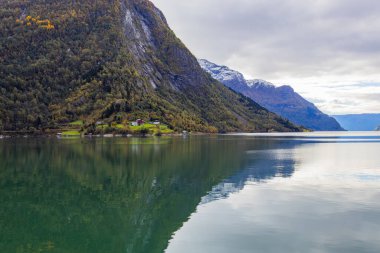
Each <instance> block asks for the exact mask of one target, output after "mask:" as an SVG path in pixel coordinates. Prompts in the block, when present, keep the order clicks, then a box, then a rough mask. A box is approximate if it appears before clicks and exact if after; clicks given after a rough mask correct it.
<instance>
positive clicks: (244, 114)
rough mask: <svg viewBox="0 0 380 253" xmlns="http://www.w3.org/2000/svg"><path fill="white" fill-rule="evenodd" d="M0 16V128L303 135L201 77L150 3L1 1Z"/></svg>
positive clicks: (142, 0) (120, 0)
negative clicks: (160, 128)
mask: <svg viewBox="0 0 380 253" xmlns="http://www.w3.org/2000/svg"><path fill="white" fill-rule="evenodd" d="M0 20H1V22H0V35H1V36H0V62H1V63H0V129H3V130H35V129H43V128H54V127H59V126H60V125H62V124H67V123H68V122H71V121H74V120H77V119H82V120H84V121H85V122H86V125H87V126H88V125H92V124H94V122H96V121H97V120H99V119H102V120H104V121H106V122H112V121H113V120H115V119H116V118H117V119H118V120H120V119H122V120H124V121H125V120H133V119H136V118H143V119H145V120H153V119H158V120H161V121H163V122H164V123H167V124H169V125H170V126H171V127H172V128H174V129H176V130H181V129H187V130H194V131H207V132H215V131H220V132H223V131H298V130H300V129H299V128H298V127H296V126H294V125H292V124H291V123H290V122H288V121H286V120H283V119H282V118H280V117H278V116H276V115H274V114H272V113H269V112H268V111H267V110H266V109H264V108H262V107H261V106H259V105H258V104H256V103H254V102H253V101H252V100H251V99H248V98H246V97H244V96H241V95H240V94H237V93H235V92H233V91H231V90H229V89H228V88H226V87H224V86H223V85H222V84H220V83H218V82H217V81H215V80H214V79H212V78H211V77H210V76H209V75H207V74H206V73H205V72H204V71H203V70H202V69H201V68H200V66H199V64H198V62H197V60H196V59H195V58H194V56H193V55H192V54H191V53H190V52H189V50H187V49H186V47H185V46H184V45H183V44H182V43H181V41H180V40H179V39H178V38H177V37H176V36H175V35H174V33H173V32H172V31H171V30H170V28H169V27H168V25H167V22H166V20H165V17H164V16H163V14H162V13H161V12H160V11H159V10H158V9H157V8H156V7H155V6H154V5H153V4H152V3H151V2H149V1H147V0H97V1H92V0H82V1H77V0H72V1H59V0H49V1H46V0H34V1H25V0H9V1H1V2H0Z"/></svg>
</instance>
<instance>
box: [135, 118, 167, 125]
mask: <svg viewBox="0 0 380 253" xmlns="http://www.w3.org/2000/svg"><path fill="white" fill-rule="evenodd" d="M149 123H150V124H153V125H160V124H161V123H160V122H159V121H158V120H156V121H152V122H149ZM144 124H145V121H144V120H142V119H138V120H136V121H133V122H131V123H130V125H131V126H141V125H144Z"/></svg>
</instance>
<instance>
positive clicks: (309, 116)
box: [199, 59, 344, 131]
mask: <svg viewBox="0 0 380 253" xmlns="http://www.w3.org/2000/svg"><path fill="white" fill-rule="evenodd" d="M199 64H200V65H201V67H202V68H203V69H204V70H205V71H206V72H208V73H209V74H210V75H211V76H212V77H213V78H215V79H216V80H218V81H220V82H221V83H223V84H224V85H226V86H227V87H230V88H231V89H233V90H235V91H237V92H240V93H242V94H243V95H245V96H247V97H249V98H251V99H253V100H254V101H255V102H257V103H259V104H260V105H261V106H263V107H265V108H266V109H268V110H270V111H272V112H274V113H277V114H278V115H280V116H282V117H283V118H286V119H288V120H290V121H291V122H293V123H295V124H298V125H301V126H304V127H306V128H309V129H312V130H316V131H342V130H344V129H343V128H342V127H341V126H340V125H339V123H338V122H337V121H336V120H335V119H334V118H332V117H330V116H328V115H326V114H324V113H323V112H321V111H320V110H319V109H318V108H317V107H316V106H315V105H314V104H312V103H310V102H309V101H307V100H306V99H305V98H303V97H302V96H301V95H299V94H298V93H296V92H295V91H294V89H293V88H292V87H290V86H288V85H284V86H279V87H276V86H275V85H274V84H272V83H270V82H267V81H265V80H261V79H254V80H246V79H245V78H244V76H243V75H242V74H241V73H239V72H238V71H235V70H232V69H230V68H228V67H226V66H220V65H217V64H215V63H212V62H210V61H207V60H204V59H201V60H199Z"/></svg>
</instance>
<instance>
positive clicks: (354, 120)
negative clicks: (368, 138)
mask: <svg viewBox="0 0 380 253" xmlns="http://www.w3.org/2000/svg"><path fill="white" fill-rule="evenodd" d="M333 117H334V118H335V119H336V120H337V121H338V122H339V123H340V124H341V126H342V127H344V128H345V129H347V130H349V131H374V130H380V114H348V115H335V116H333Z"/></svg>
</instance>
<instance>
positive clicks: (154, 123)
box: [153, 120, 161, 125]
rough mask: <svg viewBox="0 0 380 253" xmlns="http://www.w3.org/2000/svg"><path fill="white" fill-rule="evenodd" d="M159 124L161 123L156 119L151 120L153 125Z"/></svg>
mask: <svg viewBox="0 0 380 253" xmlns="http://www.w3.org/2000/svg"><path fill="white" fill-rule="evenodd" d="M159 124H161V123H160V122H159V121H158V120H156V121H154V122H153V125H159Z"/></svg>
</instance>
